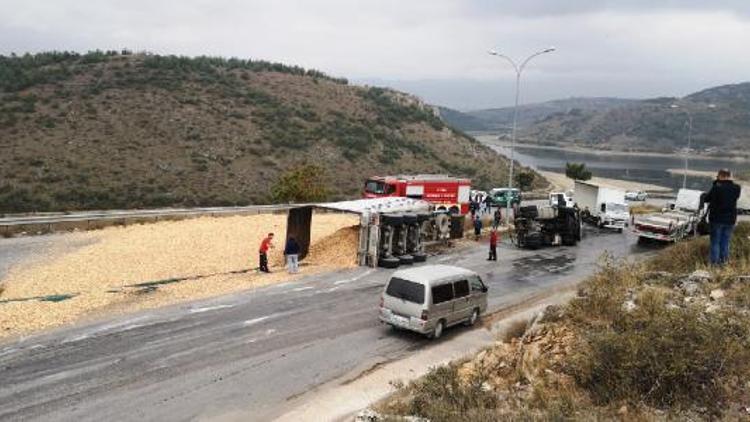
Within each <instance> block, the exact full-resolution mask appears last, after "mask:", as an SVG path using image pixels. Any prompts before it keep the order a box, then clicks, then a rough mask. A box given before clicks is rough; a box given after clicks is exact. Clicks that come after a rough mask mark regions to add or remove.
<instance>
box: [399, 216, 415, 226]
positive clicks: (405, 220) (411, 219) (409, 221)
mask: <svg viewBox="0 0 750 422" xmlns="http://www.w3.org/2000/svg"><path fill="white" fill-rule="evenodd" d="M401 217H402V221H403V223H404V224H412V223H416V222H417V216H416V214H404V215H403V216H401Z"/></svg>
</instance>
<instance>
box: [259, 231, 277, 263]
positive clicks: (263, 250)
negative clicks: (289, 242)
mask: <svg viewBox="0 0 750 422" xmlns="http://www.w3.org/2000/svg"><path fill="white" fill-rule="evenodd" d="M272 242H273V233H268V236H266V238H265V239H263V241H262V242H260V249H259V250H258V252H259V253H260V270H261V271H263V272H264V273H270V272H271V271H270V270H269V269H268V250H269V249H273V247H274V246H273V243H272Z"/></svg>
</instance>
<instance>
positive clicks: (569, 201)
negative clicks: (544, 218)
mask: <svg viewBox="0 0 750 422" xmlns="http://www.w3.org/2000/svg"><path fill="white" fill-rule="evenodd" d="M574 205H575V202H574V201H573V197H572V196H571V195H570V194H568V193H567V192H550V193H549V206H550V207H558V206H563V207H573V206H574Z"/></svg>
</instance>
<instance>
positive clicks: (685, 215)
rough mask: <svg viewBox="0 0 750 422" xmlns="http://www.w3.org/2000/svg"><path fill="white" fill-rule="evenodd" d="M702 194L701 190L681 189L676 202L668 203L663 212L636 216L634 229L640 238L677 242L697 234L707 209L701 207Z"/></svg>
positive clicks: (640, 239)
mask: <svg viewBox="0 0 750 422" xmlns="http://www.w3.org/2000/svg"><path fill="white" fill-rule="evenodd" d="M701 194H703V192H701V191H699V190H693V189H680V191H679V192H678V193H677V199H676V200H675V202H673V203H668V204H667V207H666V208H665V209H663V210H662V212H661V213H657V214H647V215H643V216H640V217H638V218H636V219H635V222H634V224H633V230H634V231H635V234H636V235H637V236H638V240H639V241H642V240H645V239H652V240H658V241H661V242H677V241H679V240H682V239H684V238H686V237H688V236H691V235H694V234H696V233H697V231H698V223H699V222H700V220H701V218H702V217H703V214H704V213H705V209H706V207H705V206H704V208H703V209H700V203H701Z"/></svg>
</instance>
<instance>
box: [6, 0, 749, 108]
mask: <svg viewBox="0 0 750 422" xmlns="http://www.w3.org/2000/svg"><path fill="white" fill-rule="evenodd" d="M0 10H2V13H1V14H0V53H2V54H8V53H11V52H16V53H23V52H27V51H31V52H36V51H44V50H76V51H82V52H83V51H87V50H92V49H121V48H129V49H132V50H136V51H141V50H145V51H150V52H156V53H165V54H186V55H204V54H205V55H220V56H236V57H243V58H257V59H266V60H273V61H281V62H285V63H289V64H299V65H302V66H305V67H312V68H316V69H320V70H323V71H325V72H327V73H330V74H333V75H336V76H344V77H347V78H349V79H350V80H353V81H355V82H358V83H371V84H381V85H389V86H393V87H396V88H399V89H402V90H405V91H407V92H412V93H415V94H417V95H420V96H421V97H423V98H424V99H425V100H427V101H429V102H432V103H434V104H441V105H447V106H451V107H455V108H459V109H476V108H485V107H491V106H504V105H509V104H512V102H513V84H514V77H515V75H514V73H513V72H512V68H511V67H510V65H508V64H507V63H505V62H503V61H501V60H500V59H499V58H497V57H492V56H489V55H488V54H487V50H488V49H492V48H495V49H497V50H499V51H502V52H503V53H506V54H508V55H510V56H512V57H514V58H518V59H519V60H522V59H523V58H524V57H525V56H527V55H528V54H531V53H533V52H535V51H538V50H539V49H542V48H544V47H547V46H555V47H557V51H556V52H554V53H551V54H546V55H543V56H540V57H537V58H536V59H534V60H533V61H532V62H531V63H530V64H529V66H528V68H527V70H526V71H525V72H524V76H523V83H522V95H521V101H522V102H538V101H543V100H549V99H556V98H564V97H571V96H619V97H629V98H642V97H653V96H663V95H669V96H681V95H686V94H689V93H691V92H693V91H697V90H700V89H703V88H707V87H710V86H714V85H719V84H726V83H736V82H742V81H747V80H750V52H749V51H748V50H749V49H750V48H749V47H750V0H735V1H721V0H714V1H711V0H704V1H697V0H674V1H658V0H650V1H648V0H633V1H628V0H619V1H615V0H557V1H553V0H538V1H534V0H515V1H508V0H494V1H493V0H474V1H470V0H463V1H460V0H408V1H407V0H370V1H358V0H305V1H303V0H296V1H291V0H265V1H259V0H257V1H256V0H246V1H241V0H180V1H159V0H149V1H145V0H98V1H94V0H91V1H85V0H46V1H45V0H18V1H8V0H0Z"/></svg>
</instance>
